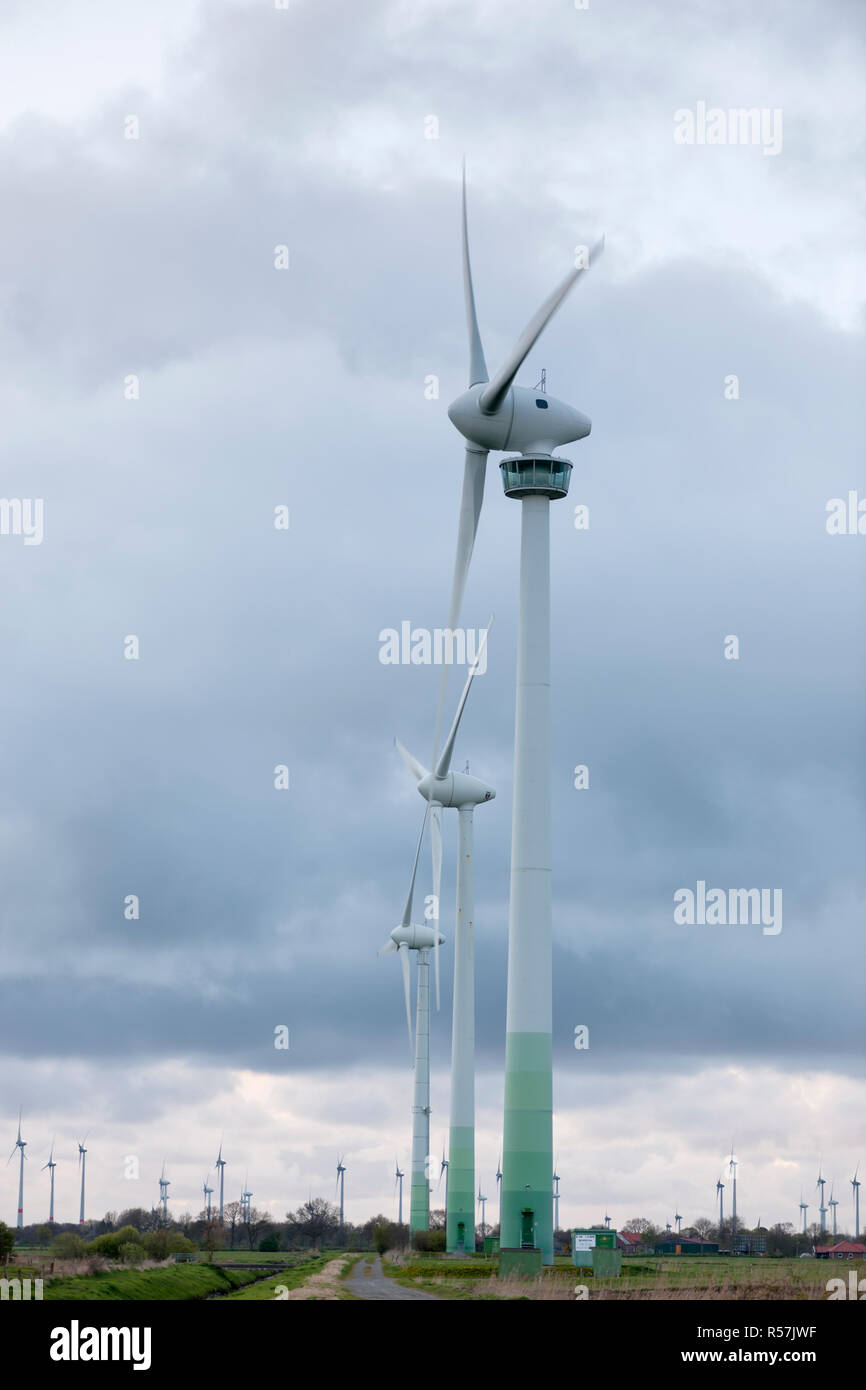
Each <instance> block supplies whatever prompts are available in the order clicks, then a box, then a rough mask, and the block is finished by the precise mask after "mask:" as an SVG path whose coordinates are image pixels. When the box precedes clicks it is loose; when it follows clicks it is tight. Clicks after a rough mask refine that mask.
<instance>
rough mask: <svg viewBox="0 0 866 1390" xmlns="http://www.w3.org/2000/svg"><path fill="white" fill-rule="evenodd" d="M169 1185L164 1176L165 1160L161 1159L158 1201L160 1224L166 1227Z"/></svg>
mask: <svg viewBox="0 0 866 1390" xmlns="http://www.w3.org/2000/svg"><path fill="white" fill-rule="evenodd" d="M170 1185H171V1184H170V1181H169V1179H168V1178H167V1177H166V1176H165V1159H163V1163H162V1176H161V1177H160V1180H159V1201H160V1205H161V1206H162V1224H163V1226H167V1225H168V1189H169V1187H170Z"/></svg>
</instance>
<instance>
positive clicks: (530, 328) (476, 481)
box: [437, 172, 602, 1264]
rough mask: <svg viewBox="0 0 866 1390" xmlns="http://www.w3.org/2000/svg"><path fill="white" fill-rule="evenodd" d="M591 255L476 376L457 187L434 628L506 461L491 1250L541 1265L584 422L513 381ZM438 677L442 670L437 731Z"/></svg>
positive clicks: (547, 1213) (547, 1223)
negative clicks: (516, 1253)
mask: <svg viewBox="0 0 866 1390" xmlns="http://www.w3.org/2000/svg"><path fill="white" fill-rule="evenodd" d="M601 249H602V247H601V243H598V244H597V245H596V246H595V247H594V248H593V249H592V251H589V252H586V253H584V252H583V251H582V252H581V255H580V256H579V257H577V258H576V259H575V268H574V269H573V270H571V271H569V273H568V275H566V276H565V278H564V279H563V280H562V281H561V282H560V284H559V285H558V286H557V287H556V289H555V290H554V291H553V293H552V294H551V295H550V296H549V297H548V298H547V299H546V300H545V301H544V303H543V304H542V305H541V308H540V309H538V311H537V312H536V313H535V314H534V315H533V317H532V318H531V319H530V321H529V323H528V324H527V326H526V328H525V329H524V331H523V333H522V334H521V335H520V337H519V338H518V340H517V343H516V344H515V346H514V348H513V349H512V351H511V353H510V354H509V356H508V358H507V359H506V361H505V363H504V364H503V366H502V367H500V369H499V371H498V372H496V373H495V374H494V376H493V378H492V379H490V378H489V377H488V372H487V364H486V362H485V360H484V350H483V347H482V345H481V335H480V333H479V331H478V319H477V315H476V312H475V296H474V292H473V287H472V272H471V267H470V262H469V238H468V232H467V222H466V180H465V172H464V180H463V284H464V293H465V299H466V316H467V322H468V328H469V389H468V390H467V391H465V392H464V393H463V395H462V396H459V397H458V399H457V400H456V401H454V402H453V403H452V404H451V405H450V406H449V408H448V415H449V418H450V419H451V421H452V423H453V424H454V425H455V426H456V427H457V429H458V430H459V431H460V433H461V434H462V435H463V436H464V438H465V439H466V441H467V443H466V455H465V464H464V474H463V496H462V501H461V506H460V518H459V523H458V532H457V555H456V560H455V565H454V579H453V583H452V591H451V606H450V609H449V617H448V625H449V628H452V629H453V628H454V627H456V625H457V621H458V619H459V614H460V607H461V603H462V599H463V592H464V589H465V586H466V577H467V574H468V571H469V562H470V559H471V556H472V550H473V547H474V544H475V535H476V532H477V529H478V518H479V516H480V513H481V503H482V499H483V496H484V474H485V468H486V463H487V455H488V452H489V451H490V450H491V449H503V450H504V449H510V450H515V451H516V453H515V454H513V455H511V456H509V457H508V458H506V459H505V460H504V461H503V462H502V463H501V464H500V470H501V473H502V480H503V485H504V488H505V495H506V497H513V498H516V499H518V500H519V501H520V502H521V504H522V527H521V556H520V610H519V624H518V655H517V711H516V719H515V737H514V807H513V816H512V835H511V893H510V907H509V924H508V1005H507V1022H506V1050H505V1125H504V1135H503V1142H504V1151H503V1179H502V1229H501V1237H500V1240H501V1246H502V1248H509V1247H511V1248H514V1247H520V1246H523V1245H527V1244H529V1245H532V1246H536V1245H537V1246H540V1248H541V1251H542V1259H543V1262H544V1263H545V1264H551V1263H552V1262H553V1193H552V1190H551V1183H550V1175H551V1173H552V1172H553V1037H552V1012H553V998H552V995H553V962H552V933H551V900H550V873H551V851H550V524H549V520H550V517H549V514H550V503H551V501H552V500H554V499H555V498H559V497H565V496H566V495H567V493H568V482H569V477H570V474H571V464H570V463H569V462H568V460H567V459H563V458H559V457H557V456H556V455H555V452H554V451H555V450H556V449H557V448H558V447H559V446H560V445H563V444H567V443H569V442H572V441H575V440H578V439H583V438H585V437H586V436H587V435H588V434H589V432H590V429H591V422H590V421H589V420H588V419H587V417H586V416H585V415H583V414H581V412H580V411H578V410H575V409H574V408H573V407H572V406H570V405H567V404H566V403H565V402H564V401H559V400H556V399H555V398H554V397H552V396H547V395H546V394H541V395H540V394H539V393H538V391H535V390H528V389H527V388H525V387H521V386H515V385H514V381H515V378H516V376H517V373H518V371H519V370H520V368H521V366H522V365H523V363H524V361H525V359H526V357H527V356H528V354H529V352H530V350H531V349H532V347H533V346H534V345H535V343H536V342H537V340H538V338H539V336H540V335H541V333H542V332H543V330H544V328H545V327H546V325H547V324H548V322H549V321H550V319H551V318H552V317H553V315H554V314H555V312H556V310H557V309H558V308H559V306H560V305H561V304H562V302H563V300H564V299H565V297H566V295H567V294H568V293H569V291H570V290H571V289H572V288H573V287H574V285H575V284H576V283H577V281H578V279H579V278H580V276H581V274H582V273H583V271H584V270H585V269H586V268H587V267H588V266H589V265H590V264H592V263H594V261H595V259H596V257H597V256H598V254H599V253H600V252H601ZM446 674H447V668H445V669H444V670H443V681H442V691H441V693H440V701H439V704H440V711H439V715H438V718H437V729H438V727H439V725H440V724H441V711H442V707H443V705H444V688H445V679H446Z"/></svg>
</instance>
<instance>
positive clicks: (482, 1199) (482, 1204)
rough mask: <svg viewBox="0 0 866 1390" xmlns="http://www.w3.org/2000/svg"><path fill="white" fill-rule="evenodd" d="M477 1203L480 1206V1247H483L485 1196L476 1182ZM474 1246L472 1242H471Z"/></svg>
mask: <svg viewBox="0 0 866 1390" xmlns="http://www.w3.org/2000/svg"><path fill="white" fill-rule="evenodd" d="M478 1203H479V1206H480V1207H481V1248H482V1250H483V1249H484V1213H485V1211H486V1209H487V1198H486V1197H484V1196H483V1195H482V1192H481V1183H479V1184H478ZM473 1246H474V1242H473Z"/></svg>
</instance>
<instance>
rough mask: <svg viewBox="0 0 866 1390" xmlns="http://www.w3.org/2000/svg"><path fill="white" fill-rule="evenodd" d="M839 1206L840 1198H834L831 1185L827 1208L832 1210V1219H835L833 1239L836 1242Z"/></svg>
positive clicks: (831, 1185)
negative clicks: (837, 1210) (837, 1209)
mask: <svg viewBox="0 0 866 1390" xmlns="http://www.w3.org/2000/svg"><path fill="white" fill-rule="evenodd" d="M838 1205H839V1199H838V1197H834V1196H833V1184H832V1183H831V1184H830V1200H829V1202H828V1203H827V1206H828V1207H829V1208H830V1212H831V1215H832V1217H833V1239H834V1240H835V1239H836V1208H837V1207H838Z"/></svg>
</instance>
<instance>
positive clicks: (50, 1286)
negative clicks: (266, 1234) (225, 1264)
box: [44, 1264, 256, 1303]
mask: <svg viewBox="0 0 866 1390" xmlns="http://www.w3.org/2000/svg"><path fill="white" fill-rule="evenodd" d="M255 1278H256V1274H255V1271H254V1270H251V1269H220V1268H219V1266H218V1265H192V1264H189V1265H171V1266H167V1267H166V1268H162V1267H158V1268H156V1269H117V1270H114V1269H113V1270H105V1271H104V1272H102V1273H99V1274H76V1275H68V1276H63V1277H60V1278H57V1279H51V1280H49V1281H48V1282H47V1283H46V1285H45V1293H44V1298H45V1302H46V1303H48V1302H72V1301H77V1300H79V1299H81V1300H85V1301H99V1302H101V1303H105V1302H118V1301H123V1300H127V1299H139V1300H142V1301H147V1302H157V1301H159V1302H177V1301H181V1300H184V1299H195V1298H207V1297H208V1295H209V1294H213V1293H224V1292H228V1290H230V1289H237V1288H239V1287H241V1286H242V1285H244V1284H248V1283H249V1282H250V1281H251V1280H252V1279H255Z"/></svg>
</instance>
